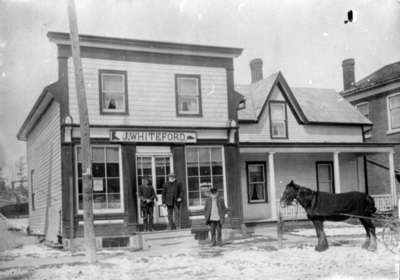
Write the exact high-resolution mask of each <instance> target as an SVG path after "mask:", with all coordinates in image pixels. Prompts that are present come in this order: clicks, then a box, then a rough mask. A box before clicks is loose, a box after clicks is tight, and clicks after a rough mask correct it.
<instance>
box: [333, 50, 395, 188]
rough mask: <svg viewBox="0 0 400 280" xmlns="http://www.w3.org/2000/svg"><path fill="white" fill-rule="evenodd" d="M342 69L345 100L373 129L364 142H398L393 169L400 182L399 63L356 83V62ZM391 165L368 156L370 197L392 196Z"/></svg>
mask: <svg viewBox="0 0 400 280" xmlns="http://www.w3.org/2000/svg"><path fill="white" fill-rule="evenodd" d="M342 67H343V91H342V92H341V94H342V96H343V97H344V98H346V99H347V100H348V101H349V102H350V103H351V104H353V105H354V106H356V107H357V108H358V109H359V111H360V112H361V113H362V114H363V115H364V116H366V117H367V118H368V119H369V120H371V122H373V124H374V125H373V127H369V128H366V129H364V134H365V141H366V142H367V143H369V142H385V143H391V142H397V145H396V146H395V154H394V165H395V167H396V169H397V174H398V175H397V176H398V177H399V178H400V62H395V63H391V64H388V65H385V66H383V67H382V68H380V69H378V70H376V71H374V72H373V73H371V74H370V75H368V76H366V77H364V78H363V79H360V80H358V81H356V80H355V61H354V59H352V58H350V59H346V60H344V61H343V63H342ZM388 166H389V162H388V160H387V159H386V158H385V157H382V156H381V155H375V156H368V158H367V170H368V188H369V190H370V193H372V194H376V195H382V196H384V195H387V194H390V193H391V189H390V182H389V180H388V176H387V174H388V172H389V171H388V169H389V168H388ZM398 188H399V181H398V182H397V189H396V192H398Z"/></svg>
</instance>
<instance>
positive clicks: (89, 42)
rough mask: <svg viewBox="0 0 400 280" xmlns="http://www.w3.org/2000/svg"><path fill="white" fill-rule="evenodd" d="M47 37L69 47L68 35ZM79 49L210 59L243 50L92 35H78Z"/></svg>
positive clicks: (50, 35) (60, 33) (235, 55)
mask: <svg viewBox="0 0 400 280" xmlns="http://www.w3.org/2000/svg"><path fill="white" fill-rule="evenodd" d="M47 37H48V38H49V39H50V41H51V42H54V43H56V44H58V45H71V41H70V38H69V33H64V32H48V33H47ZM79 40H80V46H81V47H93V48H104V49H114V50H116V49H119V50H128V51H141V52H152V53H168V54H172V53H175V54H184V55H196V56H211V57H231V58H233V57H238V56H239V55H241V53H242V51H243V49H241V48H232V47H221V46H207V45H194V44H182V43H174V42H160V41H149V40H137V39H126V38H116V37H104V36H94V35H83V34H80V35H79Z"/></svg>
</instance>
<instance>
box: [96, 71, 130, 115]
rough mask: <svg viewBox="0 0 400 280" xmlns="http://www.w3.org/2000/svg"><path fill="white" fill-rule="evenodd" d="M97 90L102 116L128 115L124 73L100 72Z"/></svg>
mask: <svg viewBox="0 0 400 280" xmlns="http://www.w3.org/2000/svg"><path fill="white" fill-rule="evenodd" d="M99 88H100V112H101V113H102V114H128V100H127V99H128V93H127V81H126V72H125V71H115V70H100V71H99Z"/></svg>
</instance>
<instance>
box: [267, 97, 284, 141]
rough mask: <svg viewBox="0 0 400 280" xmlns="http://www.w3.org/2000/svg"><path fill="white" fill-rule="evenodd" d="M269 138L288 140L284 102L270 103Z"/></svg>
mask: <svg viewBox="0 0 400 280" xmlns="http://www.w3.org/2000/svg"><path fill="white" fill-rule="evenodd" d="M269 109H270V110H269V111H270V127H271V129H270V130H271V138H288V133H287V113H286V102H283V101H270V102H269Z"/></svg>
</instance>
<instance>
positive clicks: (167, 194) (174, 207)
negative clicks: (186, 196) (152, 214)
mask: <svg viewBox="0 0 400 280" xmlns="http://www.w3.org/2000/svg"><path fill="white" fill-rule="evenodd" d="M182 200H183V193H182V185H181V184H180V183H178V182H177V181H176V178H175V174H173V173H171V174H169V175H168V182H166V183H165V184H164V188H163V192H162V202H163V204H164V205H166V206H167V209H168V228H169V229H176V225H175V223H174V216H175V222H177V224H178V228H180V227H181V204H182ZM174 212H175V215H174Z"/></svg>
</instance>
